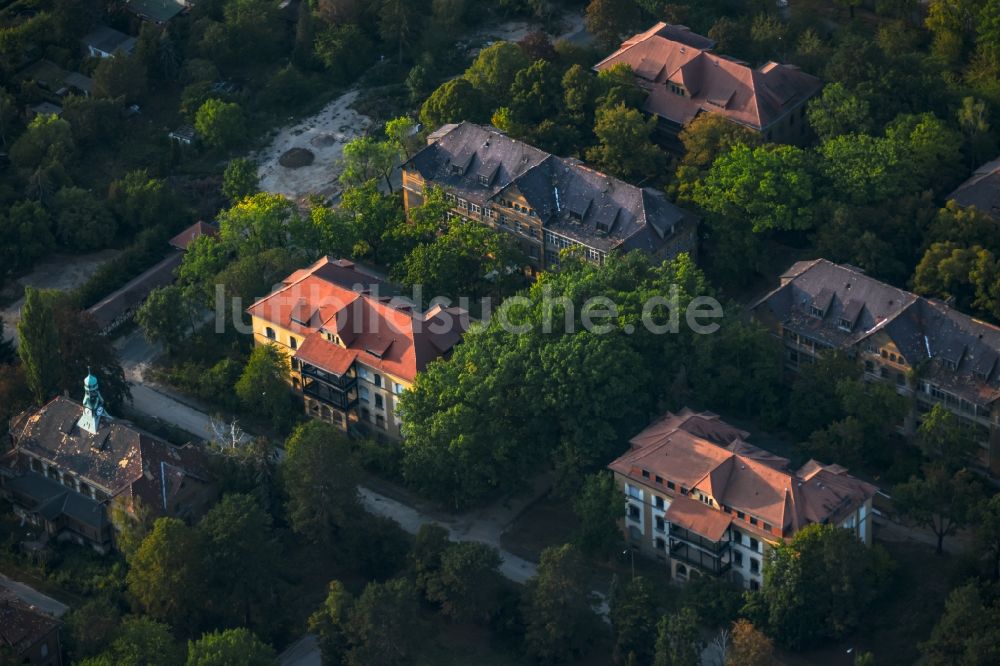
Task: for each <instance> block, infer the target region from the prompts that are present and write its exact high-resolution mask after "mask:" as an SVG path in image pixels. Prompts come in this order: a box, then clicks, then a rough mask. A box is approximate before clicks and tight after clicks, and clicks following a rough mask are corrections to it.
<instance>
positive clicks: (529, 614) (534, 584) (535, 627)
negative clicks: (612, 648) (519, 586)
mask: <svg viewBox="0 0 1000 666" xmlns="http://www.w3.org/2000/svg"><path fill="white" fill-rule="evenodd" d="M592 603H593V599H592V593H591V591H590V589H589V587H588V584H587V578H586V576H584V575H583V562H582V560H581V559H580V555H579V553H577V551H576V549H575V548H574V547H573V546H571V545H570V544H564V545H562V546H558V547H552V548H546V549H545V550H543V551H542V555H541V559H540V561H539V564H538V573H537V574H536V575H535V577H534V578H532V579H530V580H529V581H528V582H527V583H525V587H524V592H523V595H522V613H523V616H524V621H525V633H524V650H525V652H527V653H528V655H529V656H531V657H532V658H534V659H537V660H538V661H541V662H557V661H569V660H571V659H575V658H579V657H580V656H582V655H583V654H585V652H586V651H587V649H588V648H589V646H590V644H591V642H592V641H593V640H594V636H595V633H596V631H597V629H598V627H599V626H600V625H599V624H598V623H599V620H598V619H597V616H596V615H595V614H594V612H593V610H592V609H591V606H592Z"/></svg>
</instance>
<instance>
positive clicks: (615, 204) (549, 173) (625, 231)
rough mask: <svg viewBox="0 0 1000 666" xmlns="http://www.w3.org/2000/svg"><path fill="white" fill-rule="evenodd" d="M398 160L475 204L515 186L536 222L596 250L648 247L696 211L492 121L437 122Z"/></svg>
mask: <svg viewBox="0 0 1000 666" xmlns="http://www.w3.org/2000/svg"><path fill="white" fill-rule="evenodd" d="M433 136H436V140H434V141H433V142H432V143H431V144H430V145H428V146H427V147H426V148H424V149H423V150H421V151H420V152H418V153H417V154H416V155H414V156H413V157H412V158H411V159H410V160H409V161H408V162H407V163H406V164H405V165H404V166H405V167H407V168H411V169H414V170H416V171H417V172H419V173H420V175H421V177H422V178H423V179H424V180H425V181H427V182H428V183H433V184H437V185H441V186H443V187H446V188H447V189H448V190H449V191H451V192H454V193H455V194H456V195H457V196H460V197H463V198H465V199H467V200H469V201H471V202H472V203H475V204H478V205H480V206H482V207H483V208H485V207H487V206H489V205H490V203H491V202H494V201H496V200H497V199H500V198H503V197H504V196H505V195H506V194H507V193H509V192H510V193H513V192H516V193H518V194H520V195H521V196H523V197H524V198H525V199H526V200H527V201H528V203H529V205H530V207H531V208H532V209H533V210H534V212H535V214H537V216H538V217H539V218H540V219H541V222H542V226H543V227H544V228H546V229H549V230H551V231H553V232H555V233H558V234H560V235H562V236H565V237H567V238H570V239H572V240H575V241H578V242H580V243H582V244H584V245H587V246H588V247H593V248H595V249H599V250H602V251H605V252H607V251H611V250H614V249H618V248H621V249H623V250H625V251H629V250H635V249H639V250H645V251H648V252H656V251H657V250H658V249H659V248H661V247H662V246H663V245H665V244H666V243H667V242H668V240H667V239H669V238H670V237H671V236H672V235H673V234H674V233H675V232H676V231H678V230H679V229H681V228H682V227H685V226H687V227H690V226H693V225H696V224H697V222H698V219H697V217H696V216H695V215H694V214H693V213H691V212H690V211H686V210H684V209H682V208H679V207H677V206H675V205H673V204H672V203H670V202H669V201H668V200H667V199H666V197H665V196H664V195H663V194H662V193H661V192H658V191H656V190H653V189H651V188H640V187H636V186H634V185H630V184H628V183H626V182H624V181H622V180H619V179H618V178H614V177H612V176H608V175H606V174H603V173H601V172H599V171H596V170H594V169H591V168H589V167H587V166H586V165H584V164H583V163H582V162H580V161H579V160H573V159H566V158H561V157H556V156H554V155H550V154H548V153H546V152H544V151H542V150H539V149H537V148H535V147H533V146H530V145H528V144H526V143H523V142H521V141H517V140H515V139H511V138H510V137H508V136H507V135H505V134H503V133H502V132H500V131H499V130H497V129H495V128H492V127H483V126H480V125H476V124H473V123H468V122H464V123H461V124H459V125H454V126H451V129H448V128H447V126H446V127H443V128H441V129H440V130H439V131H438V132H436V133H435V134H434V135H433Z"/></svg>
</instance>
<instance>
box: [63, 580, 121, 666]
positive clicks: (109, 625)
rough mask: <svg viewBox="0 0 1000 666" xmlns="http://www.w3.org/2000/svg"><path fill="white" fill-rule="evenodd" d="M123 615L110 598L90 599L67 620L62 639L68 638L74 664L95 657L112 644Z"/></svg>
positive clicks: (75, 609) (72, 612)
mask: <svg viewBox="0 0 1000 666" xmlns="http://www.w3.org/2000/svg"><path fill="white" fill-rule="evenodd" d="M120 621H121V614H120V613H119V611H118V607H117V606H116V605H115V604H113V603H112V602H111V601H110V600H109V599H108V597H107V596H104V595H102V596H99V597H96V598H94V599H90V600H89V601H87V602H86V603H84V604H83V605H82V606H79V607H78V608H74V609H73V610H72V611H71V612H70V613H69V615H68V616H67V617H66V630H64V632H63V634H62V635H63V638H64V639H69V640H68V642H69V651H70V653H71V654H72V655H73V657H74V662H78V661H81V660H82V659H84V658H86V657H91V656H94V655H96V654H97V653H98V652H100V651H101V650H102V649H104V648H105V647H107V646H108V645H110V644H111V642H112V640H113V639H114V635H115V634H116V633H117V631H118V624H119V622H120Z"/></svg>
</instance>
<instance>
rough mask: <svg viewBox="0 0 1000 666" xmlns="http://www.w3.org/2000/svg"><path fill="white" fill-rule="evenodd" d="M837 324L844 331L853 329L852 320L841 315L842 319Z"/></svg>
mask: <svg viewBox="0 0 1000 666" xmlns="http://www.w3.org/2000/svg"><path fill="white" fill-rule="evenodd" d="M837 326H838V327H839V328H840V329H841V330H843V331H850V330H851V320H850V319H844V318H843V317H841V318H840V321H839V322H838V323H837Z"/></svg>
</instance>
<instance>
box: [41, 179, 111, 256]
mask: <svg viewBox="0 0 1000 666" xmlns="http://www.w3.org/2000/svg"><path fill="white" fill-rule="evenodd" d="M52 207H53V209H54V211H55V214H54V217H55V233H56V240H58V241H59V244H60V245H62V246H63V247H67V248H70V249H72V250H73V251H76V252H83V251H86V250H96V249H98V248H101V247H106V246H107V245H108V244H109V243H110V242H111V241H112V239H114V237H115V231H116V224H115V219H114V218H113V217H112V216H111V213H110V212H109V211H108V209H107V207H106V206H105V205H104V202H102V201H101V200H100V199H98V198H97V197H95V196H94V195H93V194H91V193H90V192H88V191H87V190H85V189H83V188H80V187H64V188H62V189H61V190H59V191H58V192H56V195H55V197H54V198H53V200H52Z"/></svg>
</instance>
